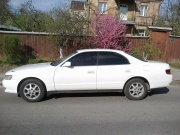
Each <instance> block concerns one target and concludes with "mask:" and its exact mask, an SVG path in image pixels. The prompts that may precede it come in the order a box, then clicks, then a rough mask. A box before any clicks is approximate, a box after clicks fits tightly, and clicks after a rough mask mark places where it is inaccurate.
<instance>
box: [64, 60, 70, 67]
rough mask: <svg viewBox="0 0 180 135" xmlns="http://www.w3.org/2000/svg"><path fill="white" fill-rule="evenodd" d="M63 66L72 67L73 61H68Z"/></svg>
mask: <svg viewBox="0 0 180 135" xmlns="http://www.w3.org/2000/svg"><path fill="white" fill-rule="evenodd" d="M62 66H63V67H70V66H71V62H69V61H67V62H65V63H64V64H63V65H62Z"/></svg>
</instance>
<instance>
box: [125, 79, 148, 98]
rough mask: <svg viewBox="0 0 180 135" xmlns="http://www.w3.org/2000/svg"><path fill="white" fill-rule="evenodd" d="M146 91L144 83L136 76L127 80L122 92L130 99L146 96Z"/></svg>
mask: <svg viewBox="0 0 180 135" xmlns="http://www.w3.org/2000/svg"><path fill="white" fill-rule="evenodd" d="M147 92H148V89H147V85H146V83H145V82H144V81H143V80H141V79H138V78H135V79H132V80H130V81H128V82H127V84H126V85H125V88H124V94H125V96H126V97H127V98H128V99H130V100H142V99H144V98H145V97H146V96H147Z"/></svg>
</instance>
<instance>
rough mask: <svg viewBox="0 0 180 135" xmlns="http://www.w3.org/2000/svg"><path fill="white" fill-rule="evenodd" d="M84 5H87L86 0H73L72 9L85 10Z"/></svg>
mask: <svg viewBox="0 0 180 135" xmlns="http://www.w3.org/2000/svg"><path fill="white" fill-rule="evenodd" d="M84 5H85V2H83V1H72V2H71V9H72V10H85V9H84V7H85V6H84Z"/></svg>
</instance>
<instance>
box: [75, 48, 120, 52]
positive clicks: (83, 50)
mask: <svg viewBox="0 0 180 135" xmlns="http://www.w3.org/2000/svg"><path fill="white" fill-rule="evenodd" d="M98 51H108V52H121V53H122V52H123V51H120V50H115V49H98V48H97V49H81V50H77V52H78V53H79V52H98Z"/></svg>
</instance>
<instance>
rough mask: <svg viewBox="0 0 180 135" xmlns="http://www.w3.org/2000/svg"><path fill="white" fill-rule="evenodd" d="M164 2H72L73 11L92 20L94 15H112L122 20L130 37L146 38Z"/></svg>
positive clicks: (159, 0) (131, 0) (153, 0)
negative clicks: (147, 31)
mask: <svg viewBox="0 0 180 135" xmlns="http://www.w3.org/2000/svg"><path fill="white" fill-rule="evenodd" d="M162 1H163V0H86V1H85V2H82V1H72V3H71V10H72V11H80V12H81V13H82V14H83V15H84V16H85V17H89V18H91V17H92V16H93V14H94V13H97V12H100V13H101V14H112V15H117V16H118V17H120V18H122V19H123V21H124V23H125V24H126V25H127V34H128V35H140V36H145V35H146V30H147V27H148V26H154V25H155V24H156V19H157V17H158V15H159V9H160V5H161V3H162Z"/></svg>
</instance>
